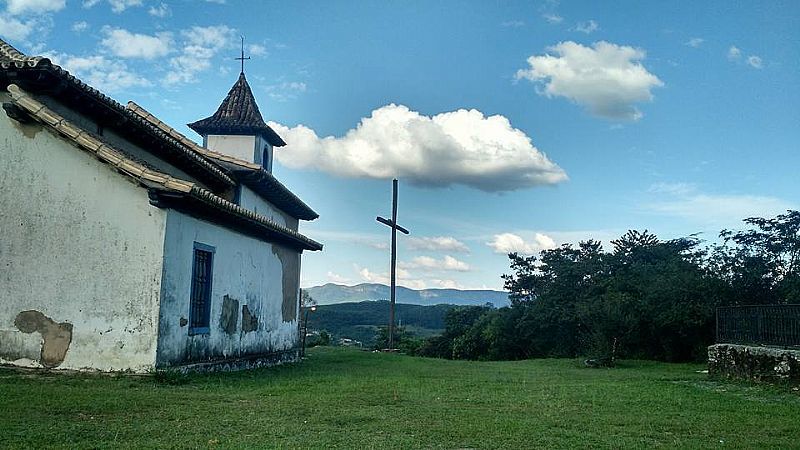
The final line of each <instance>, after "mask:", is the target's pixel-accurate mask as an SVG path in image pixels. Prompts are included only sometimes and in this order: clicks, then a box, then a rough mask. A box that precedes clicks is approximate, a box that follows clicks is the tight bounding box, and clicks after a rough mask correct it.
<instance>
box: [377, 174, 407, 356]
mask: <svg viewBox="0 0 800 450" xmlns="http://www.w3.org/2000/svg"><path fill="white" fill-rule="evenodd" d="M375 220H377V221H378V222H380V223H382V224H384V225H386V226H388V227H389V228H391V229H392V266H391V284H392V285H391V291H390V292H391V293H390V295H391V297H390V300H389V350H393V349H394V303H395V299H396V297H395V291H396V289H397V282H396V278H395V273H396V271H395V268H396V266H397V232H398V231H399V232H401V233H404V234H408V233H409V232H408V230H406V229H405V228H403V227H401V226H400V225H398V224H397V179H396V178H395V179H394V180H392V218H391V220H389V219H384V218H383V217H381V216H378V217H376V218H375Z"/></svg>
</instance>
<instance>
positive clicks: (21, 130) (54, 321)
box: [0, 94, 166, 372]
mask: <svg viewBox="0 0 800 450" xmlns="http://www.w3.org/2000/svg"><path fill="white" fill-rule="evenodd" d="M6 101H9V99H8V96H7V95H6V94H0V102H6ZM0 212H2V213H0V232H1V233H2V238H0V363H4V364H14V365H20V366H30V367H50V368H55V369H97V370H104V371H112V370H132V371H136V372H142V371H146V370H148V369H150V368H152V367H153V366H154V364H155V357H156V344H157V329H158V302H159V298H160V284H161V274H162V255H163V246H164V232H165V226H166V211H165V210H161V209H159V208H156V207H154V206H152V205H150V204H149V201H148V196H147V191H146V190H145V189H143V188H141V187H139V186H137V185H136V184H134V183H133V182H131V181H130V180H129V178H127V177H125V176H124V175H121V174H119V173H117V172H116V171H115V170H113V169H111V168H110V167H109V166H108V165H106V164H104V163H102V162H100V161H99V160H98V159H97V158H96V157H94V156H92V155H90V154H88V153H87V152H85V151H84V150H81V149H79V148H77V147H75V146H73V145H72V144H71V143H69V142H68V141H67V140H65V139H64V138H61V137H59V136H56V135H54V134H52V133H51V132H50V131H48V130H46V129H45V128H43V127H42V126H40V125H38V124H31V125H21V124H19V123H18V122H16V121H14V120H12V119H10V118H9V117H8V116H7V115H6V114H4V113H2V112H0Z"/></svg>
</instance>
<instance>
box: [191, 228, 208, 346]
mask: <svg viewBox="0 0 800 450" xmlns="http://www.w3.org/2000/svg"><path fill="white" fill-rule="evenodd" d="M213 269H214V247H211V246H210V245H205V244H201V243H199V242H195V243H194V261H193V262H192V291H191V293H190V297H189V334H207V333H208V332H209V329H210V327H209V322H210V319H211V287H212V286H211V279H212V278H213V274H214V271H213Z"/></svg>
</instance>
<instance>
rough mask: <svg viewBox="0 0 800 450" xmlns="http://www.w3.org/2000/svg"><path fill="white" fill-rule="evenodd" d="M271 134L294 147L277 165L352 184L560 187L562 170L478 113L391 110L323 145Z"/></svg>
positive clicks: (296, 134) (291, 133) (304, 135)
mask: <svg viewBox="0 0 800 450" xmlns="http://www.w3.org/2000/svg"><path fill="white" fill-rule="evenodd" d="M270 126H272V127H273V128H275V130H276V131H277V132H278V134H280V135H281V136H282V137H283V138H284V140H286V142H287V143H288V144H289V145H290V146H291V151H282V152H278V156H277V158H278V160H279V161H280V162H281V163H282V164H284V165H286V166H288V167H292V168H304V169H316V170H321V171H324V172H328V173H332V174H334V175H339V176H344V177H351V178H376V179H389V178H392V177H400V178H403V179H404V180H407V181H409V182H410V183H412V184H415V185H419V186H428V187H446V186H451V185H455V184H460V185H464V186H470V187H473V188H476V189H481V190H484V191H489V192H497V191H511V190H515V189H522V188H527V187H532V186H538V185H545V184H555V183H559V182H561V181H564V180H566V179H567V175H566V173H565V172H564V170H563V169H561V168H560V167H559V166H557V165H556V164H555V163H553V162H552V161H550V160H549V159H548V158H547V156H545V155H544V153H542V152H540V151H539V150H538V149H537V148H536V147H534V146H533V145H532V144H531V139H530V138H529V137H528V136H527V135H525V133H523V132H522V131H520V130H518V129H516V128H513V127H512V126H511V123H510V122H509V121H508V119H507V118H505V117H503V116H500V115H496V116H489V117H486V116H484V115H483V113H481V112H480V111H477V110H474V109H473V110H464V109H460V110H458V111H453V112H446V113H442V114H437V115H435V116H432V117H430V116H425V115H422V114H420V113H418V112H416V111H412V110H410V109H409V108H407V107H406V106H403V105H395V104H390V105H387V106H383V107H381V108H378V109H376V110H374V111H372V114H371V115H370V116H369V117H367V118H364V119H361V122H360V123H359V124H358V126H357V127H356V128H355V129H351V130H349V131H348V132H347V133H346V134H345V135H344V136H342V137H334V136H328V137H323V138H321V137H319V136H317V134H316V133H315V132H314V130H312V129H310V128H308V127H306V126H303V125H299V126H296V127H294V128H288V127H286V126H283V125H281V124H277V123H274V122H270Z"/></svg>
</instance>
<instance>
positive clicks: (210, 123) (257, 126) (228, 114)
mask: <svg viewBox="0 0 800 450" xmlns="http://www.w3.org/2000/svg"><path fill="white" fill-rule="evenodd" d="M188 127H189V128H191V129H192V130H194V131H196V132H198V133H199V134H201V135H204V136H205V135H209V134H223V135H224V134H240V135H241V134H247V135H261V136H263V137H264V138H265V139H266V140H267V142H269V143H270V144H272V145H273V146H275V147H283V146H284V145H286V142H284V141H283V139H281V137H280V136H278V133H276V132H275V131H274V130H273V129H272V128H270V126H269V125H267V124H266V122H264V118H263V117H261V112H259V110H258V105H257V104H256V99H255V97H253V91H252V90H251V89H250V85H249V84H248V83H247V79H246V78H245V76H244V72H242V73H240V74H239V79H238V80H236V83H235V84H234V85H233V87H232V88H231V90H230V91H229V92H228V95H227V97H225V100H223V101H222V104H221V105H219V108H217V112H215V113H214V115H212V116H211V117H206V118H205V119H202V120H198V121H197V122H194V123H190V124H188Z"/></svg>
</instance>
